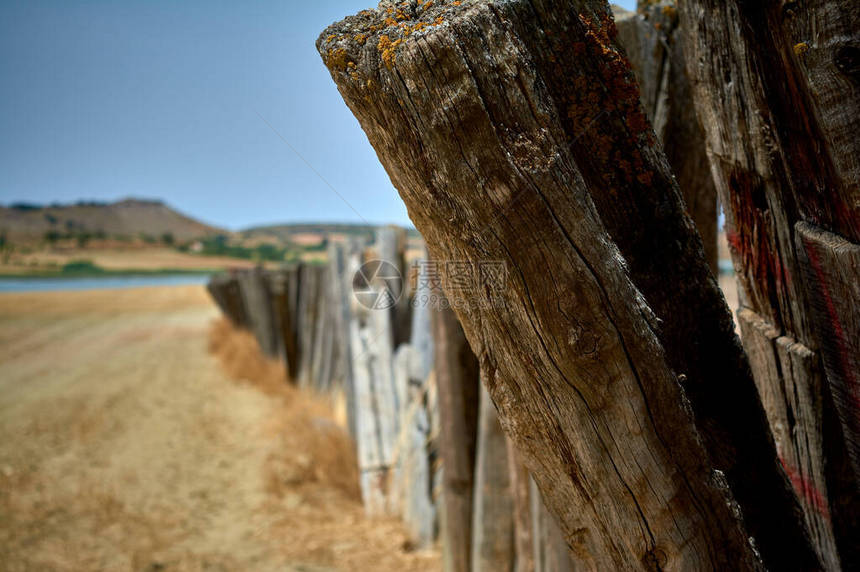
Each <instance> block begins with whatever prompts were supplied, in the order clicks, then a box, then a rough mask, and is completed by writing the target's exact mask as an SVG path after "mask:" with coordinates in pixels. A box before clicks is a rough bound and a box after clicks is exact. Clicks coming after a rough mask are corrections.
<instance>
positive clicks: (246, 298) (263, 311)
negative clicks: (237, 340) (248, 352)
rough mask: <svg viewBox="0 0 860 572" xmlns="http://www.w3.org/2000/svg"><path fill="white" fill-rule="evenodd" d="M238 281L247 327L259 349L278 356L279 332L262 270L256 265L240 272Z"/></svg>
mask: <svg viewBox="0 0 860 572" xmlns="http://www.w3.org/2000/svg"><path fill="white" fill-rule="evenodd" d="M238 281H239V290H240V291H241V293H242V300H243V302H244V306H245V312H246V314H247V316H248V322H249V328H250V330H251V331H252V332H253V333H254V336H255V337H256V338H257V343H259V344H260V349H261V350H262V351H263V353H264V354H265V355H267V356H269V357H273V358H280V357H281V345H282V344H281V341H280V336H279V333H280V332H279V329H278V326H277V324H276V323H275V312H274V309H273V307H272V296H271V293H270V291H269V286H268V282H267V280H266V277H265V272H264V270H263V269H262V268H261V267H259V266H258V267H255V268H252V269H250V270H245V271H243V272H240V273H239V274H238Z"/></svg>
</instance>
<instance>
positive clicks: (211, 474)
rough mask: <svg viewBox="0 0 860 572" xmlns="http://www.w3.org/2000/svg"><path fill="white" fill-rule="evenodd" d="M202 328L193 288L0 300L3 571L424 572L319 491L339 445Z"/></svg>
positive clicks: (202, 298)
mask: <svg viewBox="0 0 860 572" xmlns="http://www.w3.org/2000/svg"><path fill="white" fill-rule="evenodd" d="M216 315H217V312H216V311H215V309H214V308H213V306H212V305H211V304H210V303H209V301H208V299H207V297H206V295H205V292H204V291H203V289H202V288H199V287H178V288H150V289H136V290H114V291H91V292H63V293H39V294H4V295H0V563H2V564H0V568H2V569H3V570H10V571H14V570H153V571H154V570H327V569H342V570H363V569H373V570H380V569H381V570H416V569H417V570H420V569H438V568H439V561H438V556H437V555H436V554H433V553H423V554H422V553H409V552H406V551H404V540H405V536H404V534H403V531H402V529H401V528H400V526H399V525H398V524H397V523H395V522H393V521H374V522H369V521H367V520H365V519H364V517H363V514H362V511H361V507H360V504H359V502H358V500H357V499H356V496H355V493H354V491H351V490H349V489H350V487H349V486H345V485H343V484H342V483H339V482H338V480H337V478H334V477H336V475H334V476H332V475H326V474H320V471H321V470H323V469H324V468H325V467H326V465H324V461H325V459H324V458H321V457H319V455H323V456H324V455H325V454H327V452H326V451H320V450H319V449H321V448H325V447H320V446H319V443H323V442H324V441H321V440H320V439H321V437H320V435H321V434H322V433H325V432H332V435H333V437H332V439H335V440H339V441H338V442H343V436H342V435H341V434H340V432H339V431H340V430H339V429H338V428H336V427H335V426H334V425H333V424H331V422H330V421H328V420H327V419H325V418H324V416H317V417H314V416H313V415H312V414H311V413H306V410H308V411H310V410H311V409H312V408H310V409H309V408H305V407H304V406H303V405H302V403H304V402H301V401H296V400H298V399H306V398H304V397H302V396H297V395H287V394H283V395H281V394H276V393H272V392H266V391H262V390H261V389H260V388H258V387H256V386H254V385H252V384H249V383H242V382H240V381H239V380H236V379H231V378H230V377H229V376H228V375H227V374H226V373H225V372H224V370H223V369H222V368H221V366H220V365H219V363H218V361H217V360H216V359H215V358H214V357H213V356H212V355H210V354H209V352H208V351H207V335H208V330H209V328H210V324H211V322H212V320H213V319H214V318H215V317H216ZM287 420H289V422H286V421H287ZM303 431H304V433H303ZM335 433H336V434H335ZM310 434H312V435H313V438H306V435H310ZM311 445H313V446H311ZM328 453H330V452H328ZM340 456H341V457H343V455H340ZM320 459H322V460H320ZM341 462H343V461H342V460H341ZM321 467H322V469H321ZM324 472H325V471H324V470H323V473H324Z"/></svg>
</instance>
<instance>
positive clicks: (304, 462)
mask: <svg viewBox="0 0 860 572" xmlns="http://www.w3.org/2000/svg"><path fill="white" fill-rule="evenodd" d="M209 351H210V353H212V354H213V355H215V356H216V357H217V358H218V361H219V362H220V364H221V366H222V367H223V368H224V371H225V372H226V373H227V375H228V376H229V377H230V378H232V379H235V380H238V381H240V382H244V383H250V384H252V385H253V386H254V387H256V388H258V389H260V390H261V391H263V392H264V393H266V394H267V395H270V396H273V397H276V398H278V399H279V400H280V401H281V403H282V408H281V410H280V412H279V413H280V414H279V415H278V416H277V417H276V418H275V419H272V420H269V423H268V424H267V426H266V430H267V431H269V432H271V433H273V434H276V435H278V436H279V438H280V439H281V440H282V443H283V445H282V447H281V450H282V451H283V452H289V456H290V458H289V459H285V458H283V457H281V456H279V455H277V454H276V455H273V456H271V457H270V458H269V460H268V463H267V464H268V465H269V472H270V474H269V486H268V489H269V490H270V492H273V493H275V494H277V495H278V496H280V497H283V496H284V495H285V492H286V490H287V488H288V485H295V484H300V483H301V484H322V485H326V486H332V487H334V488H336V489H337V490H340V491H342V492H343V493H344V494H345V495H346V496H347V498H349V499H351V500H355V501H357V500H359V489H358V463H357V461H356V458H355V448H354V445H353V443H352V440H351V439H350V438H349V436H348V435H347V434H346V433H345V431H344V430H343V428H342V427H341V426H339V425H338V424H337V423H336V422H335V419H334V415H333V413H332V411H331V408H330V406H329V405H328V400H325V399H323V398H321V397H318V396H314V395H311V394H310V393H309V392H306V391H299V390H298V389H296V388H295V387H294V386H292V385H290V384H289V383H287V381H286V373H285V371H284V366H283V365H282V364H280V363H279V362H278V361H276V360H272V359H267V358H266V357H264V356H263V355H262V353H261V352H260V350H259V346H258V345H257V341H256V340H255V339H254V336H253V335H251V333H250V332H247V331H245V330H240V329H236V328H234V327H233V325H232V324H231V323H230V321H229V320H227V319H225V318H220V319H218V320H216V321H215V322H214V323H213V324H212V328H211V330H210V332H209Z"/></svg>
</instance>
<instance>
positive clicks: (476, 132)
mask: <svg viewBox="0 0 860 572" xmlns="http://www.w3.org/2000/svg"><path fill="white" fill-rule="evenodd" d="M614 35H615V33H614V25H613V23H612V20H611V16H610V14H609V11H608V6H607V5H606V4H605V2H595V1H579V2H572V3H567V2H565V3H561V2H551V1H549V2H541V1H532V2H526V1H522V0H514V1H508V2H498V3H493V2H486V1H478V0H465V1H462V2H434V3H432V5H430V6H429V7H428V6H427V3H425V4H421V5H419V4H415V3H399V4H397V3H384V4H382V5H381V7H380V10H377V11H364V12H361V13H360V14H358V15H357V16H354V17H351V18H347V19H346V20H344V21H343V22H340V23H338V24H335V25H333V26H331V27H330V28H329V29H327V30H326V31H325V32H324V33H323V35H322V36H321V37H320V39H319V41H318V49H319V51H320V53H321V54H322V56H323V59H324V61H325V62H326V64H327V66H328V68H329V70H330V71H331V74H332V77H333V79H334V80H335V83H336V84H337V86H338V89H339V90H340V93H341V95H342V96H343V98H344V100H345V101H346V103H347V105H349V107H350V109H351V110H352V112H353V113H354V114H355V116H356V117H357V118H358V120H359V122H360V123H361V126H362V128H363V129H364V130H365V132H366V133H367V135H368V138H369V140H370V142H371V144H372V145H373V146H374V148H375V149H376V152H377V155H378V156H379V158H380V161H381V162H382V164H383V165H384V166H385V168H386V170H387V172H388V174H389V176H390V177H391V179H392V182H393V183H394V185H395V187H396V188H397V189H398V191H399V192H400V194H401V197H402V198H403V199H404V201H405V202H406V205H407V207H408V209H409V214H410V217H411V218H412V220H413V222H414V223H415V224H416V227H417V228H418V230H419V231H421V233H422V234H423V235H424V237H425V239H426V240H427V243H428V246H429V250H430V254H431V256H432V257H433V258H434V259H436V260H466V261H472V262H475V263H478V262H479V261H482V260H493V261H503V262H504V263H505V265H506V267H507V269H508V280H507V282H506V283H505V284H504V287H503V288H494V287H492V285H490V284H477V285H476V287H475V288H474V289H472V290H471V291H469V292H466V293H463V292H460V293H459V294H458V297H457V299H456V300H455V299H453V297H452V291H453V289H452V287H451V284H449V283H446V284H445V287H446V291H447V293H448V295H449V297H452V302H457V303H456V304H455V307H456V312H457V315H458V317H459V318H460V320H461V322H462V324H463V327H464V330H465V332H466V335H467V337H468V339H469V342H470V344H471V346H472V348H473V349H474V350H475V352H476V353H477V354H478V356H479V358H480V360H481V367H482V370H483V371H484V372H485V375H486V386H487V388H488V390H489V393H490V395H491V396H492V398H493V401H494V402H495V404H496V405H497V407H498V410H499V416H500V420H501V423H502V425H503V427H504V428H505V430H506V432H507V434H508V435H509V436H510V438H511V439H512V441H513V442H514V444H515V445H516V447H517V449H518V450H519V451H520V452H521V453H522V455H523V460H524V462H525V463H526V465H527V467H528V468H529V470H530V471H531V472H532V474H533V475H534V478H535V480H536V482H537V484H538V486H539V488H540V489H541V492H542V494H543V496H544V498H545V500H546V503H547V506H548V508H549V509H550V510H551V511H552V512H553V514H554V515H555V517H556V518H557V519H558V521H559V525H560V527H561V529H562V533H563V535H564V537H565V539H566V541H567V542H568V544H569V546H570V547H571V549H572V554H573V555H574V557H575V558H576V563H577V564H580V565H582V566H583V567H584V568H585V569H601V570H602V569H645V570H715V569H726V568H730V569H758V568H760V567H762V566H763V565H767V566H769V567H773V568H774V569H788V568H791V567H793V566H797V565H800V566H802V567H805V568H808V569H817V568H819V567H820V563H819V562H818V561H817V558H816V555H815V553H814V552H813V550H812V548H811V543H810V539H809V535H808V531H807V530H806V528H805V526H804V524H803V520H802V517H801V512H800V506H799V503H798V501H797V499H796V497H794V495H793V493H792V492H791V486H790V483H789V481H788V478H787V476H786V475H785V473H784V471H783V470H782V468H781V467H780V465H779V461H778V459H777V456H776V451H775V447H774V444H773V441H772V438H771V437H770V434H769V432H768V430H767V421H766V418H765V414H764V411H763V409H762V407H761V403H760V401H759V399H758V395H757V393H756V390H755V385H754V383H753V381H752V377H751V375H750V372H749V366H748V364H747V362H746V359H745V357H744V355H743V353H742V351H741V349H740V347H739V345H738V343H737V340H736V338H735V337H734V333H733V326H732V322H731V317H730V315H729V313H728V310H727V308H726V307H725V303H724V301H723V299H722V296H721V294H720V292H719V290H718V288H717V286H716V283H715V281H714V280H713V277H712V275H711V274H710V272H709V269H708V266H707V264H706V262H705V259H704V254H703V249H702V245H701V240H700V239H699V237H698V235H697V233H696V231H695V228H694V226H693V224H692V222H691V221H690V219H689V218H688V217H687V216H686V214H685V213H684V208H683V202H682V200H681V198H680V194H679V190H678V187H677V184H676V183H675V182H674V179H673V177H672V175H671V172H670V169H669V166H668V164H667V162H666V159H665V156H664V155H663V154H662V152H661V151H660V150H659V148H658V146H657V145H656V138H655V136H654V133H653V131H652V130H651V129H650V127H649V124H648V121H647V119H646V117H645V114H644V113H643V111H642V109H641V107H640V104H639V94H638V90H637V88H636V85H635V82H634V81H633V79H632V73H631V72H630V69H629V65H628V64H627V62H626V60H625V59H624V57H623V55H622V54H621V52H620V51H619V50H618V48H617V47H616V46H615V44H614ZM682 374H683V377H682ZM680 379H686V382H685V384H684V387H682V385H681V383H680V381H679V380H680ZM774 523H776V525H774ZM751 536H752V537H753V538H754V542H755V546H756V547H757V548H758V550H756V549H755V548H754V547H753V546H752V544H751V542H750V541H749V538H750V537H751ZM760 557H761V559H763V563H762V561H761V560H760Z"/></svg>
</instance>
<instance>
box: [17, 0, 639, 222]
mask: <svg viewBox="0 0 860 572" xmlns="http://www.w3.org/2000/svg"><path fill="white" fill-rule="evenodd" d="M619 3H620V4H621V5H622V6H626V7H630V6H632V5H633V4H635V2H633V1H632V0H628V1H626V2H619ZM373 4H375V1H374V0H316V1H310V2H308V1H301V2H296V1H293V0H290V1H286V0H282V1H271V0H261V1H253V2H226V1H220V0H213V1H210V0H207V1H205V2H203V1H185V2H168V1H164V0H149V1H143V0H141V1H130V0H126V1H123V2H111V1H107V0H104V1H88V2H79V1H73V0H58V1H37V0H31V1H18V0H3V1H2V3H0V77H2V78H3V79H2V81H0V203H4V204H6V203H10V202H18V201H28V202H35V203H49V202H54V201H58V202H72V201H77V200H80V199H96V200H114V199H119V198H123V197H128V196H135V197H144V198H160V199H163V200H165V201H167V202H168V203H170V204H171V205H173V206H175V207H177V208H178V209H180V210H182V211H184V212H186V213H188V214H191V215H193V216H195V217H198V218H201V219H203V220H205V221H207V222H211V223H214V224H218V225H220V226H224V227H228V228H231V229H238V228H242V227H246V226H249V225H253V224H261V223H269V222H281V221H321V220H324V221H354V222H362V221H363V220H366V221H369V222H373V223H398V224H408V217H407V215H406V208H405V207H404V206H403V203H402V202H401V201H400V198H399V197H398V196H397V193H396V191H395V190H394V188H393V187H392V186H391V183H390V182H389V180H388V177H387V175H386V174H385V171H384V170H383V169H382V167H381V166H380V165H379V162H378V161H377V159H376V155H375V154H374V152H373V149H372V148H371V147H370V145H369V144H368V142H367V139H366V138H365V136H364V134H363V133H362V131H361V129H360V128H359V126H358V123H357V121H356V120H355V119H354V118H353V117H352V115H351V114H350V113H349V110H348V109H347V108H346V105H345V104H344V103H343V101H342V100H341V99H340V96H339V95H338V93H337V90H336V88H335V86H334V84H333V82H332V81H331V78H330V77H329V75H328V72H327V71H326V70H325V68H324V67H323V65H322V63H321V61H320V59H319V56H318V55H317V53H316V50H315V49H314V41H315V40H316V37H317V35H318V34H319V33H320V32H321V31H322V29H323V28H324V27H325V26H327V25H328V24H329V23H331V22H333V21H335V20H337V19H340V18H341V17H343V16H345V15H347V14H352V13H355V12H357V11H359V10H361V9H363V8H367V7H369V6H371V5H373ZM266 122H268V123H269V124H271V126H272V127H274V129H276V130H277V131H278V132H279V133H280V134H281V135H282V136H283V137H284V139H286V140H287V141H288V142H289V144H290V145H292V146H293V147H294V148H295V149H296V150H297V151H298V152H299V153H300V154H301V155H302V156H303V157H304V158H305V159H306V160H307V162H308V163H310V164H311V165H313V167H314V168H315V169H316V170H317V171H319V173H320V174H322V176H323V177H325V179H327V180H328V181H329V182H330V183H331V185H332V186H333V187H334V188H335V189H337V191H338V192H339V193H340V194H341V195H343V197H344V198H345V199H346V201H347V202H349V203H350V204H351V205H352V206H353V207H354V209H355V211H357V213H356V212H355V211H354V210H353V209H352V208H350V207H349V206H347V204H345V203H344V202H343V201H342V200H341V199H340V198H339V197H338V196H337V194H335V193H334V192H333V191H332V190H331V189H330V188H329V187H328V186H326V184H325V183H324V182H323V181H322V180H320V178H319V177H318V176H317V175H316V174H315V173H314V171H313V170H312V169H311V168H310V167H308V165H307V164H305V163H304V162H303V161H302V159H300V158H299V157H298V156H296V154H295V153H294V152H293V151H292V150H291V149H290V147H289V146H288V145H286V144H285V143H284V142H283V141H281V139H280V138H279V137H278V135H277V134H275V133H274V132H273V131H272V129H271V128H270V127H269V126H268V125H267V124H266Z"/></svg>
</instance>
